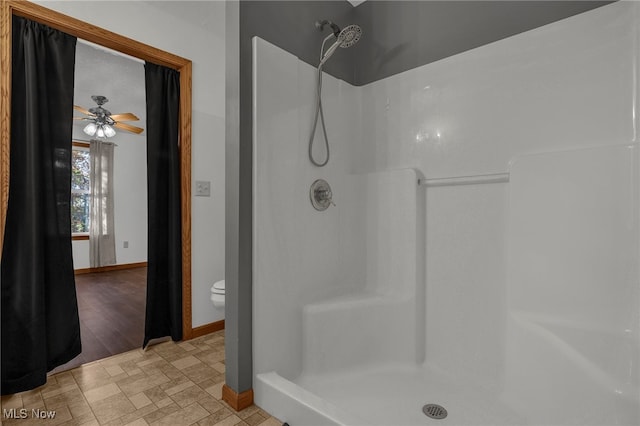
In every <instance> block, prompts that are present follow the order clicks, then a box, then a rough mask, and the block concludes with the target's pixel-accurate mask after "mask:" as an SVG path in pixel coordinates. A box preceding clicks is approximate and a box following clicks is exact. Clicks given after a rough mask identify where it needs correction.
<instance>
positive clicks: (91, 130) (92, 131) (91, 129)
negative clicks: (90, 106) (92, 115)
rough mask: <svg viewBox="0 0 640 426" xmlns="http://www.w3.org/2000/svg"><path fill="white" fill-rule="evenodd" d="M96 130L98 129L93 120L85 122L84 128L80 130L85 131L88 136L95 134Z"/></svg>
mask: <svg viewBox="0 0 640 426" xmlns="http://www.w3.org/2000/svg"><path fill="white" fill-rule="evenodd" d="M97 130H98V126H97V125H96V123H94V122H91V123H89V124H87V125H86V126H85V128H84V129H82V131H83V132H85V133H86V134H87V135H89V136H93V135H95V134H96V131H97Z"/></svg>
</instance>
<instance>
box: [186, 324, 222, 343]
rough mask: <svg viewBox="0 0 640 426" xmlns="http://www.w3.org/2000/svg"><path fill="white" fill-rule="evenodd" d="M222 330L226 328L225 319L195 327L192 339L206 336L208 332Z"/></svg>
mask: <svg viewBox="0 0 640 426" xmlns="http://www.w3.org/2000/svg"><path fill="white" fill-rule="evenodd" d="M220 330H224V320H220V321H216V322H212V323H209V324H205V325H201V326H199V327H195V328H194V329H193V330H192V331H191V339H195V338H196V337H200V336H204V335H206V334H211V333H215V332H216V331H220Z"/></svg>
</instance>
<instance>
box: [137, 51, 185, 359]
mask: <svg viewBox="0 0 640 426" xmlns="http://www.w3.org/2000/svg"><path fill="white" fill-rule="evenodd" d="M145 82H146V91H147V185H148V197H149V201H148V212H149V213H148V214H149V218H148V227H149V230H148V238H149V240H148V254H147V256H148V258H147V306H146V317H145V337H144V342H143V344H142V346H143V347H146V346H147V344H148V343H149V340H151V339H155V338H158V337H164V336H171V338H172V339H173V340H174V341H177V340H180V339H182V220H181V210H180V209H181V204H180V155H179V146H178V141H179V139H178V137H179V130H178V129H179V105H180V73H179V72H177V71H175V70H172V69H169V68H167V67H163V66H160V65H155V64H152V63H149V62H147V63H146V64H145Z"/></svg>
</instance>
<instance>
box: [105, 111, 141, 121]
mask: <svg viewBox="0 0 640 426" xmlns="http://www.w3.org/2000/svg"><path fill="white" fill-rule="evenodd" d="M110 117H111V119H112V120H113V121H138V120H140V119H139V118H138V117H137V116H136V115H135V114H132V113H130V112H125V113H122V114H111V115H110Z"/></svg>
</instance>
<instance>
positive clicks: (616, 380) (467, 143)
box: [253, 2, 640, 426]
mask: <svg viewBox="0 0 640 426" xmlns="http://www.w3.org/2000/svg"><path fill="white" fill-rule="evenodd" d="M639 13H640V5H639V4H637V3H635V2H616V3H613V4H610V5H608V6H604V7H601V8H598V9H594V10H592V11H589V12H587V13H583V14H580V15H576V16H574V17H571V18H568V19H564V20H562V21H558V22H555V23H553V24H549V25H546V26H544V27H540V28H537V29H535V30H531V31H528V32H525V33H522V34H519V35H516V36H513V37H510V38H507V39H504V40H501V41H498V42H495V43H492V44H489V45H485V46H482V47H479V48H476V49H473V50H470V51H467V52H464V53H461V54H458V55H455V56H452V57H449V58H446V59H443V60H440V61H438V62H435V63H431V64H428V65H424V66H421V67H418V68H414V69H412V70H409V71H406V72H403V73H401V74H397V75H394V76H391V77H388V78H385V79H383V80H379V81H376V82H374V83H370V84H367V85H365V86H361V87H356V86H352V85H350V84H348V83H346V82H344V81H341V80H338V79H336V78H334V77H331V76H329V75H326V74H325V75H324V82H323V87H322V104H323V106H324V115H325V120H326V124H327V132H328V133H329V136H330V143H331V161H329V162H328V164H327V165H326V166H325V167H322V168H320V167H315V166H314V165H312V164H311V163H310V161H309V160H308V144H307V141H308V139H309V130H310V129H311V128H312V124H313V123H312V120H313V118H314V108H315V106H316V104H315V102H316V99H315V96H316V84H317V80H316V78H317V74H316V73H317V70H316V69H315V68H313V67H312V66H310V65H308V64H306V63H304V62H302V61H300V60H299V59H298V58H296V57H295V56H293V55H291V54H289V53H287V52H285V51H284V50H282V49H280V48H278V47H276V46H274V45H272V44H270V43H268V42H266V41H264V40H262V39H259V38H254V40H253V49H254V51H253V64H254V69H253V79H254V80H253V84H254V87H253V96H254V99H253V101H254V102H253V105H254V111H253V114H254V118H253V132H254V134H253V141H254V156H253V158H254V176H253V179H254V185H253V188H254V189H253V190H254V194H253V205H254V216H253V218H254V219H253V221H254V223H253V227H254V232H253V235H254V236H253V238H254V243H253V250H254V253H253V262H254V264H253V279H254V282H253V292H254V294H253V304H254V306H253V351H254V353H253V360H254V392H255V401H256V403H257V404H258V405H259V406H261V407H262V408H264V409H265V410H267V411H268V412H270V413H272V414H273V415H274V416H276V417H277V418H279V419H281V420H282V421H286V422H288V423H289V424H290V425H291V426H298V425H328V424H340V425H430V424H433V425H440V424H441V425H447V424H448V425H638V424H640V367H639V364H640V279H639V278H640V276H639V274H640V250H639V245H640V226H639V219H640V211H639V202H640V173H639V164H638V162H639V160H640V158H639V155H640V154H639V152H638V150H639V147H638V140H637V130H638V129H637V125H638V117H637V107H638V99H637V94H638V85H637V83H638V46H639V43H638V36H639V31H638V30H639V29H640V14H639ZM367 31H368V29H367V28H363V35H362V37H363V38H364V37H366V34H367ZM332 60H337V58H334V59H332ZM316 137H317V138H320V137H321V136H320V129H318V130H317V133H316ZM323 149H324V148H323V146H322V144H320V143H318V144H316V145H315V146H314V150H317V152H316V153H315V154H316V158H320V159H322V158H324V151H323ZM318 179H324V180H325V181H327V182H328V184H329V185H330V186H331V191H332V197H333V198H332V200H333V202H334V203H335V206H333V205H331V206H329V207H328V208H327V209H326V210H324V211H318V210H316V209H314V208H313V206H312V204H311V202H310V194H309V188H310V186H311V184H312V183H314V182H315V181H316V180H318ZM428 404H437V406H431V408H429V407H426V408H425V406H427V405H428ZM438 406H440V407H442V408H443V409H446V417H444V418H438V417H443V416H444V412H443V411H440V410H439V409H438V408H437V407H438ZM434 407H435V408H434ZM423 408H424V409H423Z"/></svg>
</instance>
